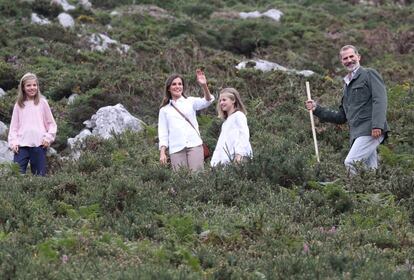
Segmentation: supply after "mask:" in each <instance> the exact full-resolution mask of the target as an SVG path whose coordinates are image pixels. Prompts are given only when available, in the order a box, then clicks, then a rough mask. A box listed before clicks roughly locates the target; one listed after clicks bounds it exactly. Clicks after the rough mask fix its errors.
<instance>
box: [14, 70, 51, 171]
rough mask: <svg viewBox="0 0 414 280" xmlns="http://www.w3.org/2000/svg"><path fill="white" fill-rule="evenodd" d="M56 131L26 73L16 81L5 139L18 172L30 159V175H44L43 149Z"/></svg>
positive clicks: (35, 85) (36, 84)
mask: <svg viewBox="0 0 414 280" xmlns="http://www.w3.org/2000/svg"><path fill="white" fill-rule="evenodd" d="M56 131H57V126H56V122H55V119H54V118H53V115H52V112H51V110H50V107H49V104H48V103H47V101H46V99H45V98H44V97H43V96H42V95H41V93H40V90H39V82H38V79H37V77H36V75H35V74H32V73H26V74H25V75H24V76H23V77H22V78H21V80H20V83H19V88H18V95H17V101H16V104H15V105H14V108H13V115H12V119H11V123H10V130H9V139H8V140H9V147H10V148H11V149H12V151H13V152H14V162H16V163H17V164H19V167H20V172H21V173H22V174H25V173H26V169H27V165H28V163H29V162H30V167H31V171H32V173H33V174H34V175H40V176H45V175H46V150H47V148H48V147H49V146H50V144H51V143H52V142H53V141H54V140H55V136H56Z"/></svg>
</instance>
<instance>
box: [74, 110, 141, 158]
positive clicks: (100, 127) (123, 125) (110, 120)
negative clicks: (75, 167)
mask: <svg viewBox="0 0 414 280" xmlns="http://www.w3.org/2000/svg"><path fill="white" fill-rule="evenodd" d="M84 124H85V126H86V129H84V130H82V131H81V133H79V134H78V135H77V136H76V137H74V138H69V139H68V146H69V148H70V150H71V152H72V154H71V156H72V158H74V159H78V158H79V156H80V151H81V149H83V148H84V142H85V139H86V138H87V137H89V136H96V137H101V138H104V139H109V138H111V137H112V136H113V135H114V134H120V133H123V132H125V131H126V130H132V131H140V130H142V128H143V124H144V123H143V122H142V121H141V120H139V119H138V118H136V117H134V116H132V115H131V114H130V113H129V112H128V111H127V110H126V109H125V108H124V106H122V105H121V104H117V105H115V106H106V107H102V108H100V109H99V110H98V111H97V112H96V114H94V115H93V116H92V117H91V119H90V120H87V121H85V122H84Z"/></svg>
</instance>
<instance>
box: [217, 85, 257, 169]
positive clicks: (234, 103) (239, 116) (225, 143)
mask: <svg viewBox="0 0 414 280" xmlns="http://www.w3.org/2000/svg"><path fill="white" fill-rule="evenodd" d="M217 112H218V115H219V117H220V118H222V119H224V122H223V125H222V126H221V132H220V136H219V139H218V142H217V145H216V149H215V150H214V153H213V156H212V158H211V162H210V164H211V166H216V165H219V164H221V165H224V164H228V163H230V162H237V163H239V162H241V161H242V159H243V157H251V156H252V154H253V152H252V147H251V145H250V142H249V138H250V133H249V127H248V126H247V118H246V109H245V106H244V104H243V102H242V101H241V99H240V94H239V92H238V91H237V90H236V89H234V88H225V89H223V90H221V92H220V98H219V102H218V103H217Z"/></svg>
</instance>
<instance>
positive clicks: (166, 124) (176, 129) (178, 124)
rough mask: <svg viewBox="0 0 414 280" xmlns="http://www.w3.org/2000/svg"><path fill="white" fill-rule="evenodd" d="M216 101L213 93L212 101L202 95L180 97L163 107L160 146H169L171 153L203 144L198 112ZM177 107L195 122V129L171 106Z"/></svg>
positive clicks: (159, 122) (159, 118) (161, 111)
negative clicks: (201, 96)
mask: <svg viewBox="0 0 414 280" xmlns="http://www.w3.org/2000/svg"><path fill="white" fill-rule="evenodd" d="M213 101H214V96H213V95H211V99H210V101H207V100H206V99H205V98H200V97H191V96H190V97H187V98H185V97H180V98H179V99H177V101H173V100H171V101H170V104H167V105H166V106H164V107H162V108H161V109H160V113H159V115H158V138H159V141H160V142H159V148H160V149H161V147H162V146H165V147H167V148H169V153H170V154H172V153H176V152H179V151H181V150H182V149H184V148H186V147H187V148H191V147H197V146H200V145H201V144H203V140H201V138H200V135H199V133H197V132H198V123H197V116H196V112H197V111H198V110H201V109H204V108H207V107H208V106H210V104H211V103H212V102H213ZM171 103H173V104H174V106H175V107H177V109H178V110H180V111H181V113H183V114H184V115H185V116H186V117H187V118H188V119H189V120H190V122H191V123H192V124H193V126H194V127H195V128H196V129H197V131H195V129H194V128H193V127H192V126H191V125H190V124H189V123H188V122H187V121H186V120H185V119H184V118H183V116H181V115H180V113H178V112H177V110H175V109H174V107H172V106H171Z"/></svg>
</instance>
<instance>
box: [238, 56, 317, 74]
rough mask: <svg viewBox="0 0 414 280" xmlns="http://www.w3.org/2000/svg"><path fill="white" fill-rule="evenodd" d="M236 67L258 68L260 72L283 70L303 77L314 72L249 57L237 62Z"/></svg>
mask: <svg viewBox="0 0 414 280" xmlns="http://www.w3.org/2000/svg"><path fill="white" fill-rule="evenodd" d="M236 68H237V69H239V70H241V69H245V68H254V69H256V70H260V71H262V72H268V71H272V70H277V71H284V72H288V73H294V74H298V75H302V76H305V77H309V76H312V75H313V74H315V72H313V71H311V70H301V71H298V70H295V69H288V68H286V67H284V66H282V65H280V64H277V63H275V62H271V61H267V60H263V59H250V60H246V61H242V62H240V63H239V64H237V65H236Z"/></svg>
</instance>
